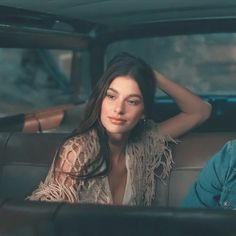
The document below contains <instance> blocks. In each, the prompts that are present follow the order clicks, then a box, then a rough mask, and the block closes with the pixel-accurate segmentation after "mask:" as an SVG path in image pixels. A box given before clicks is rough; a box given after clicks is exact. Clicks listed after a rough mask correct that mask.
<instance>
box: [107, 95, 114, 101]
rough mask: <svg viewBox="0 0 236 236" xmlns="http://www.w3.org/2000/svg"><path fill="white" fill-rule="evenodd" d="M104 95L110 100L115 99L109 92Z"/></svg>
mask: <svg viewBox="0 0 236 236" xmlns="http://www.w3.org/2000/svg"><path fill="white" fill-rule="evenodd" d="M106 97H107V98H108V99H110V100H114V99H115V96H114V95H112V94H109V93H107V94H106Z"/></svg>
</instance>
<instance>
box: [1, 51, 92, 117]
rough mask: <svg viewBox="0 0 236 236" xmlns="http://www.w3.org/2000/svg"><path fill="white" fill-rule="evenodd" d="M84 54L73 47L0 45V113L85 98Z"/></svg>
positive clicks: (30, 109) (51, 105)
mask: <svg viewBox="0 0 236 236" xmlns="http://www.w3.org/2000/svg"><path fill="white" fill-rule="evenodd" d="M87 57H88V56H87V55H86V53H80V52H78V51H73V50H59V49H37V48H1V49H0V83H1V86H0V100H1V112H0V116H2V117H3V116H8V115H13V114H18V113H27V112H33V111H37V110H40V109H44V108H48V107H53V106H57V105H63V104H71V103H76V102H78V101H80V100H85V99H86V98H87V96H88V94H89V91H88V90H89V89H90V87H89V86H90V84H89V82H88V81H89V79H86V78H87V76H88V72H85V71H86V70H83V68H85V69H87V68H86V66H87V64H86V63H87V62H86V60H87V59H86V58H87ZM84 58H85V59H84ZM82 67H83V68H82ZM82 78H83V79H84V80H82ZM80 79H81V81H80Z"/></svg>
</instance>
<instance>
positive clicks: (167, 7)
mask: <svg viewBox="0 0 236 236" xmlns="http://www.w3.org/2000/svg"><path fill="white" fill-rule="evenodd" d="M0 5H2V6H8V7H15V8H19V9H26V10H31V11H38V12H41V13H47V14H55V15H57V16H60V17H67V18H72V19H75V20H76V19H80V20H81V19H82V20H86V21H90V22H95V23H98V24H104V25H116V24H121V25H122V24H129V25H130V24H131V25H132V24H138V23H150V22H156V21H160V20H173V19H174V20H178V19H181V20H184V19H189V18H190V19H195V18H204V17H208V18H209V17H212V18H214V17H225V16H226V17H235V16H236V1H235V0H198V1H196V0H119V1H117V0H34V1H32V0H20V1H19V0H0Z"/></svg>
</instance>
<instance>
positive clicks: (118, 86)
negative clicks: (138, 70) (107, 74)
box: [101, 76, 144, 136]
mask: <svg viewBox="0 0 236 236" xmlns="http://www.w3.org/2000/svg"><path fill="white" fill-rule="evenodd" d="M143 116H144V103H143V96H142V94H141V91H140V89H139V87H138V84H137V82H136V81H135V80H134V79H132V78H131V77H129V76H119V77H116V78H115V79H114V80H113V81H112V82H111V84H110V86H109V88H108V89H107V92H106V95H105V97H104V99H103V101H102V107H101V122H102V125H103V126H104V128H105V129H106V131H107V133H108V135H109V136H111V135H113V136H114V135H126V134H128V133H129V132H130V130H132V128H133V127H134V126H135V125H136V124H137V122H139V120H140V119H141V118H142V117H143Z"/></svg>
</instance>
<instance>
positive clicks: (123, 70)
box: [69, 53, 156, 179]
mask: <svg viewBox="0 0 236 236" xmlns="http://www.w3.org/2000/svg"><path fill="white" fill-rule="evenodd" d="M118 76H130V77H131V78H132V79H134V80H135V81H136V82H137V84H138V86H139V89H140V91H141V93H142V96H143V101H144V114H145V117H146V118H152V109H153V104H154V95H155V88H156V86H155V76H154V72H153V70H152V68H151V67H150V66H149V65H147V64H146V63H145V62H144V61H143V60H141V59H140V58H137V57H134V56H132V55H130V54H128V53H121V54H118V55H117V56H115V57H114V58H113V59H112V60H111V61H110V63H109V64H108V66H107V69H106V70H105V72H104V74H103V76H102V77H101V78H100V80H99V81H98V83H97V85H96V86H95V88H94V90H93V92H92V94H91V96H90V98H89V100H88V103H87V105H86V107H85V110H84V116H83V117H82V120H81V122H80V126H79V127H78V128H77V129H76V130H75V131H73V132H72V134H71V135H70V137H69V138H71V137H74V136H77V135H81V134H84V133H86V132H88V131H89V130H92V129H95V130H96V132H97V135H98V142H99V145H100V150H99V153H98V155H97V157H96V158H95V159H94V160H93V161H92V162H90V163H87V164H86V165H85V166H84V168H83V170H82V171H81V173H80V174H79V175H78V174H77V175H75V176H74V177H76V178H78V179H81V178H82V179H90V178H92V177H96V176H104V175H107V174H108V173H109V170H110V167H111V159H110V150H109V146H108V138H107V135H106V132H105V129H104V127H103V126H102V124H101V122H100V114H101V106H102V101H103V98H104V97H105V95H106V92H107V89H108V88H109V86H110V84H111V82H112V81H113V80H114V79H115V78H116V77H118ZM141 131H142V127H141V125H140V124H139V123H138V124H137V125H136V126H135V127H134V129H133V130H132V132H131V134H130V137H129V140H131V141H132V137H133V136H135V137H137V134H140V135H141ZM134 134H135V135H134ZM104 163H105V169H104V170H102V171H100V170H101V169H102V168H101V167H102V165H103V164H104ZM91 167H92V168H91ZM88 170H91V171H88Z"/></svg>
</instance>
